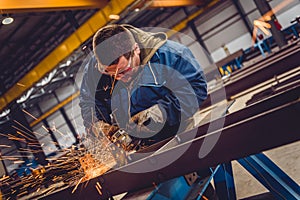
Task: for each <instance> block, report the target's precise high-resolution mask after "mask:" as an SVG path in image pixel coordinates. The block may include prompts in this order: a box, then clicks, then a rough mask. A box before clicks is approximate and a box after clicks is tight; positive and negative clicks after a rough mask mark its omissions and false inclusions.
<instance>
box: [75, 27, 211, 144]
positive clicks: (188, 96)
mask: <svg viewBox="0 0 300 200" xmlns="http://www.w3.org/2000/svg"><path fill="white" fill-rule="evenodd" d="M93 51H94V55H95V57H92V58H91V59H90V61H89V62H88V64H87V65H86V66H85V69H84V75H83V80H82V85H81V93H80V107H81V112H82V117H83V120H84V125H85V127H86V128H87V130H88V132H89V133H90V132H93V133H94V134H99V132H100V133H102V134H104V135H106V136H107V137H108V138H109V139H111V140H112V141H113V142H115V141H116V140H117V139H118V137H119V136H120V134H123V133H126V140H125V141H126V142H125V143H124V144H122V146H123V148H124V149H126V148H127V147H128V145H129V144H130V143H132V141H136V140H139V142H141V143H143V144H144V145H150V144H152V143H155V142H157V141H160V140H163V139H166V138H169V137H171V136H174V135H175V134H177V133H178V132H182V131H184V130H185V129H186V128H187V127H189V126H190V125H191V123H192V120H191V119H192V116H193V114H194V113H195V112H197V110H198V109H199V107H200V105H201V103H202V102H203V101H204V100H205V98H206V97H207V86H206V80H205V77H204V75H203V71H202V69H201V67H200V65H199V63H198V62H197V61H196V59H195V57H194V56H193V54H192V53H191V51H190V50H189V49H188V48H187V47H185V46H183V45H181V44H179V43H176V42H173V41H170V40H168V39H167V36H166V34H165V33H150V32H145V31H143V30H141V29H138V28H135V27H133V26H131V25H108V26H105V27H103V28H101V29H100V30H99V31H98V32H97V33H96V34H95V36H94V38H93ZM119 130H122V132H118V134H116V132H117V131H119ZM131 147H132V146H131ZM128 149H130V148H128Z"/></svg>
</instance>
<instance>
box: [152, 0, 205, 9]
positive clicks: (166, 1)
mask: <svg viewBox="0 0 300 200" xmlns="http://www.w3.org/2000/svg"><path fill="white" fill-rule="evenodd" d="M151 2H152V3H151V7H152V8H162V7H178V6H196V5H197V6H203V5H205V3H206V2H205V1H203V0H202V1H199V0H152V1H151Z"/></svg>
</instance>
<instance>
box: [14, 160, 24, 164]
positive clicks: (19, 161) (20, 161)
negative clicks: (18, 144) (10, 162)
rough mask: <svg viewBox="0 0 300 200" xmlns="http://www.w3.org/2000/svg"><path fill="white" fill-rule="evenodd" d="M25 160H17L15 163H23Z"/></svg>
mask: <svg viewBox="0 0 300 200" xmlns="http://www.w3.org/2000/svg"><path fill="white" fill-rule="evenodd" d="M24 162H25V161H24V160H17V161H14V164H21V163H24Z"/></svg>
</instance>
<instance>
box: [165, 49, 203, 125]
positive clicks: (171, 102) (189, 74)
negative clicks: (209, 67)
mask: <svg viewBox="0 0 300 200" xmlns="http://www.w3.org/2000/svg"><path fill="white" fill-rule="evenodd" d="M169 61H170V63H171V64H170V65H169V67H167V70H166V75H165V76H166V77H167V84H166V87H168V89H170V90H171V91H172V92H171V93H168V94H166V96H165V97H164V100H163V101H161V102H160V103H161V104H162V105H163V107H164V108H165V109H166V111H167V113H168V121H169V124H170V125H172V124H174V123H178V120H179V119H178V118H180V116H181V121H182V120H185V119H188V118H190V117H192V116H193V115H194V114H195V112H197V111H198V110H199V108H200V107H201V104H202V102H203V101H204V100H205V99H206V97H207V84H206V79H205V76H204V73H203V70H202V68H201V67H200V64H199V63H198V61H197V60H196V59H195V57H194V56H193V54H192V52H191V51H190V50H189V49H188V48H187V47H183V46H181V49H179V51H177V52H176V53H171V54H170V57H169ZM180 113H181V114H180ZM176 117H178V118H177V119H176Z"/></svg>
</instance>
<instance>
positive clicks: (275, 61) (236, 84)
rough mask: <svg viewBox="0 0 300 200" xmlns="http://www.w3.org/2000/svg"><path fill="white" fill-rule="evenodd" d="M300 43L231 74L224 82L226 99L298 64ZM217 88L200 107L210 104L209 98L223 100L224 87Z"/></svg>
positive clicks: (299, 62) (299, 63)
mask: <svg viewBox="0 0 300 200" xmlns="http://www.w3.org/2000/svg"><path fill="white" fill-rule="evenodd" d="M299 57H300V43H299V42H298V43H296V44H293V45H292V46H286V47H285V48H283V49H282V50H281V51H280V52H278V53H277V54H274V55H273V56H271V57H268V58H267V59H265V60H263V61H261V62H260V63H258V64H257V65H253V67H247V68H242V69H241V70H239V72H238V73H237V74H233V75H232V76H231V77H230V78H229V79H228V80H227V82H226V83H225V84H224V86H223V87H224V88H225V91H226V97H225V98H226V99H231V97H232V96H234V95H237V94H238V93H241V92H242V91H245V90H247V89H249V88H251V87H254V86H256V85H258V84H260V83H263V82H265V81H267V80H270V79H272V78H274V77H275V76H277V75H280V74H282V73H285V72H287V71H289V70H292V69H295V68H297V67H299V66H300V61H299V59H298V58H299ZM223 87H222V88H217V89H215V90H214V91H212V92H211V93H210V94H209V96H208V98H207V99H206V100H205V101H204V102H203V104H202V108H203V107H207V106H210V105H211V101H212V100H211V98H213V101H214V102H219V101H222V100H224V92H223V90H224V88H223Z"/></svg>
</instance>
